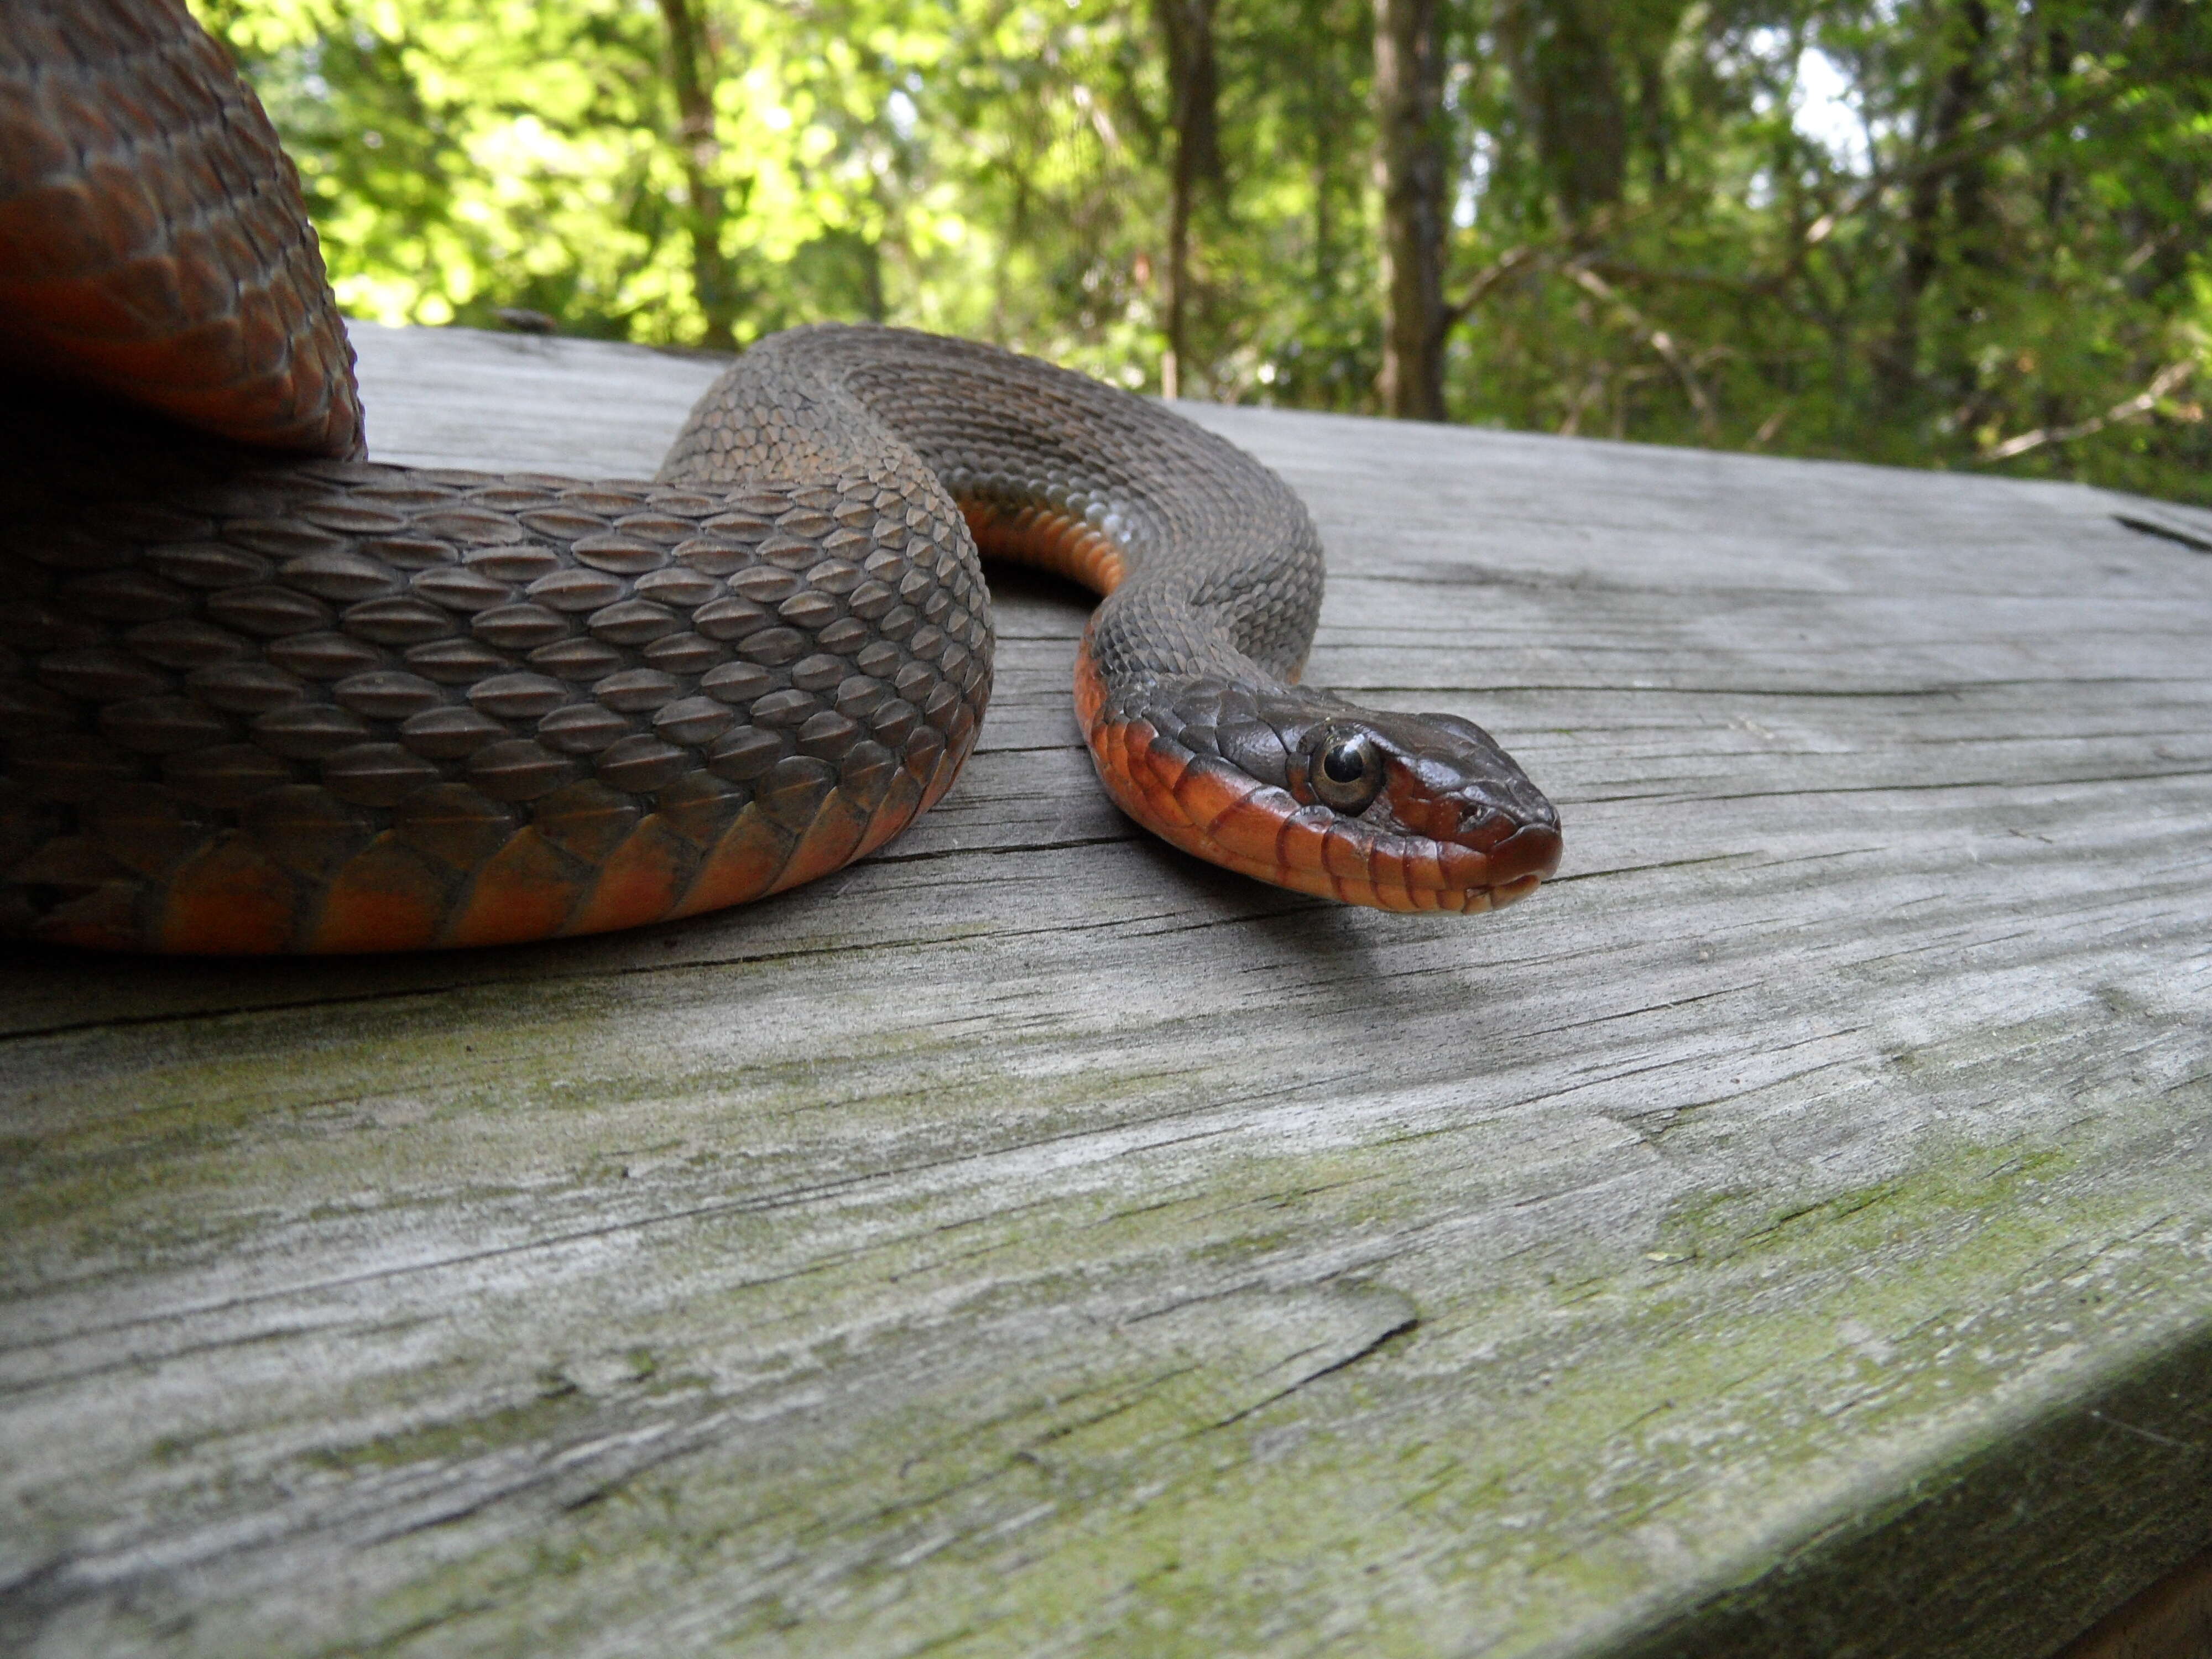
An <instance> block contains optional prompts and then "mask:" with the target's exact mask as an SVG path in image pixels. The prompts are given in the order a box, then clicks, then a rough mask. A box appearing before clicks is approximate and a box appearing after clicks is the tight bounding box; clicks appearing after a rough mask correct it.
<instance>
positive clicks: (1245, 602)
mask: <svg viewBox="0 0 2212 1659" xmlns="http://www.w3.org/2000/svg"><path fill="white" fill-rule="evenodd" d="M0 21H4V25H5V27H4V28H0V935H5V936H9V937H15V938H20V939H35V940H43V941H48V942H52V943H58V944H64V945H79V946H90V947H96V948H104V949H114V950H126V951H181V952H197V953H260V952H278V951H394V950H412V949H419V948H423V947H428V946H441V945H484V944H492V943H498V942H505V941H514V940H520V939H540V938H547V937H552V936H556V935H562V934H572V933H592V932H596V931H599V930H602V929H606V928H613V927H630V926H635V925H638V924H641V923H646V922H653V921H662V920H665V919H667V918H671V917H678V916H684V915H692V914H695V913H696V912H699V911H702V910H708V909H713V908H717V907H720V906H723V905H728V904H735V903H738V902H743V901H744V900H747V899H751V898H755V897H757V896H761V895H763V894H765V893H770V892H774V891H776V890H781V889H784V888H787V887H791V886H793V885H795V884H799V883H800V882H804V881H807V880H810V879H812V878H815V877H817V876H820V875H823V874H824V873H826V872H829V871H831V870H834V869H836V868H837V867H839V866H842V865H844V864H846V863H848V861H850V860H853V859H855V858H858V857H860V856H861V855H863V854H866V853H868V852H869V851H871V850H872V849H873V848H877V847H879V846H881V845H882V844H883V843H884V842H885V841H887V840H889V839H890V837H891V836H895V835H896V834H897V833H898V831H899V830H900V829H902V828H903V827H904V826H905V825H906V824H907V823H909V822H911V821H912V820H913V818H914V817H915V816H916V815H917V814H918V813H920V812H921V811H925V810H927V807H928V806H929V805H931V803H933V801H935V800H936V799H938V798H939V796H940V795H942V794H943V793H944V792H945V789H946V788H947V787H950V786H951V782H952V781H953V779H954V777H955V776H956V775H957V773H958V771H959V769H960V766H961V763H962V762H963V761H964V760H965V759H966V757H967V756H968V754H969V750H971V749H972V748H973V747H974V745H975V738H976V733H977V730H978V727H979V726H980V724H981V720H982V717H983V711H984V707H985V704H986V702H987V699H988V697H989V694H990V685H991V661H992V647H993V635H992V630H991V621H990V614H989V610H988V598H987V591H986V588H985V586H984V581H983V575H982V569H981V563H980V562H979V550H980V551H981V553H984V554H989V555H993V556H1003V557H1007V558H1011V559H1014V560H1018V561H1020V562H1026V563H1030V564H1033V565H1038V566H1042V567H1044V568H1048V569H1052V570H1054V571H1057V572H1059V573H1060V574H1065V575H1067V576H1070V577H1073V578H1074V579H1075V580H1079V581H1081V582H1083V583H1085V584H1086V585H1087V586H1090V587H1091V588H1092V589H1093V590H1095V591H1096V592H1098V593H1100V594H1102V595H1103V596H1105V597H1104V599H1103V603H1102V604H1101V605H1099V606H1098V607H1097V611H1095V613H1094V614H1093V617H1092V619H1091V625H1090V628H1089V629H1088V632H1087V634H1086V635H1085V641H1084V645H1083V648H1082V651H1081V653H1080V655H1079V661H1078V665H1077V671H1076V707H1077V713H1078V714H1079V719H1080V720H1081V723H1082V726H1083V728H1084V733H1085V738H1086V740H1087V742H1088V743H1089V745H1090V748H1091V754H1092V756H1093V758H1094V759H1095V761H1096V763H1097V768H1098V772H1099V775H1100V777H1101V778H1102V779H1103V781H1104V782H1105V784H1106V787H1107V788H1108V790H1109V793H1111V794H1112V795H1113V797H1114V799H1115V801H1117V802H1118V803H1119V804H1120V805H1121V807H1122V808H1123V809H1124V810H1125V811H1127V812H1128V813H1130V814H1131V816H1133V817H1135V818H1137V819H1138V820H1139V822H1141V823H1145V824H1146V826H1147V827H1149V828H1151V829H1153V830H1154V831H1155V832H1157V833H1158V834H1159V835H1161V836H1164V837H1165V838H1166V839H1167V840H1168V841H1170V842H1173V843H1174V844H1175V845H1176V846H1178V847H1181V848H1185V849H1186V850H1188V851H1189V852H1192V853H1194V854H1198V855H1200V857H1203V858H1206V859H1210V860H1213V861H1214V862H1216V863H1218V864H1222V865H1225V866H1228V867H1229V868H1231V869H1232V870H1237V871H1240V872H1243V873H1246V874H1248V875H1251V876H1255V877H1257V878H1261V879H1262V880H1267V881H1273V882H1276V883H1279V884H1282V885H1285V886H1288V887H1292V888H1296V889H1299V890H1303V891H1306V892H1310V893H1316V894H1321V895H1325V896H1331V897H1334V898H1339V899H1344V900H1347V901H1352V902H1359V903H1365V904H1372V905H1377V906H1381V907H1383V908H1391V909H1400V910H1428V909H1443V910H1454V911H1474V910H1481V909H1486V908H1493V907H1495V906H1496V905H1498V904H1502V903H1504V902H1508V901H1510V900H1511V899H1514V898H1517V897H1520V896H1522V895H1524V894H1525V893H1527V892H1528V891H1529V890H1533V889H1534V887H1535V886H1536V884H1538V883H1539V882H1540V881H1541V879H1542V878H1544V877H1545V876H1547V875H1548V874H1550V873H1551V872H1552V871H1553V869H1554V868H1555V867H1556V866H1557V865H1558V861H1559V847H1560V842H1559V829H1558V817H1557V814H1556V813H1555V812H1554V811H1553V808H1552V807H1551V805H1550V804H1549V803H1548V802H1547V801H1546V800H1545V799H1544V798H1543V796H1542V795H1541V793H1538V792H1537V790H1536V789H1535V788H1534V786H1533V785H1531V784H1530V783H1529V781H1528V779H1527V778H1526V777H1525V776H1524V775H1522V772H1521V770H1520V769H1519V768H1518V767H1517V766H1516V765H1515V764H1514V763H1513V762H1512V761H1511V760H1510V759H1509V758H1508V757H1506V756H1505V755H1504V753H1503V752H1502V751H1501V750H1499V749H1498V746H1497V745H1496V744H1494V743H1493V742H1492V740H1491V739H1490V738H1489V737H1488V736H1486V734H1485V733H1484V732H1481V731H1480V728H1478V727H1476V726H1473V725H1471V724H1469V723H1468V722H1467V721H1465V720H1459V719H1457V718H1455V717H1453V716H1449V715H1407V714H1385V713H1381V712H1377V711H1374V710H1369V709H1364V708H1358V707H1356V706H1355V705H1352V704H1351V703H1348V702H1344V701H1342V700H1341V699H1338V698H1335V697H1333V696H1328V694H1326V693H1322V692H1319V691H1316V690H1309V689H1304V688H1301V687H1299V686H1297V685H1296V684H1294V683H1293V682H1294V681H1295V679H1296V678H1297V672H1298V670H1299V668H1300V666H1301V665H1302V664H1303V662H1304V657H1305V654H1306V650H1307V647H1308V646H1309V644H1310V641H1311V639H1312V635H1313V629H1314V623H1315V619H1316V614H1317V612H1318V610H1319V607H1320V602H1321V591H1322V563H1321V549H1320V545H1319V543H1318V540H1317V538H1316V535H1315V532H1314V530H1313V526H1312V525H1311V523H1310V520H1309V519H1308V517H1307V515H1306V513H1305V510H1304V507H1302V506H1301V505H1300V503H1299V502H1298V501H1297V497H1296V496H1295V495H1292V494H1291V492H1290V490H1289V489H1287V488H1286V487H1285V485H1284V484H1283V483H1281V481H1280V480H1279V479H1278V478H1276V477H1274V475H1273V474H1272V473H1271V472H1269V471H1267V469H1265V468H1264V467H1262V466H1261V465H1259V464H1258V463H1257V462H1255V461H1254V460H1253V459H1251V458H1250V457H1249V456H1247V455H1245V454H1244V453H1243V452H1241V451H1239V450H1237V449H1236V448H1235V447H1232V446H1231V445H1230V444H1228V443H1226V442H1225V441H1222V440H1220V439H1218V438H1216V437H1214V436H1212V435H1210V434H1208V433H1206V432H1205V431H1203V430H1201V429H1200V428H1197V427H1194V426H1193V425H1191V424H1190V423H1189V422H1186V421H1184V420H1182V419H1181V418H1180V417H1178V416H1175V415H1173V414H1172V413H1170V412H1168V411H1166V410H1162V409H1160V408H1158V407H1157V406H1155V405H1152V404H1147V403H1146V402H1144V401H1142V400H1140V399H1139V398H1133V397H1130V396H1127V395H1126V394H1124V393H1122V392H1116V391H1114V390H1112V389H1110V388H1108V387H1105V386H1100V385H1098V384H1097V383H1095V382H1093V381H1091V380H1085V379H1084V378H1083V377H1081V376H1079V375H1076V374H1068V373H1066V372H1064V371H1062V370H1060V369H1056V368H1051V367H1049V366H1048V365H1046V364H1043V363H1040V362H1035V361H1033V360H1030V359H1027V358H1023V357H1018V356H1012V355H1010V354H1007V353H1006V352H1002V351H999V350H995V349H991V348H988V347H984V346H980V345H974V344H969V343H963V342H959V341H954V340H947V339H942V338H938V337H933V336H928V335H922V334H915V333H910V332H906V331H898V330H892V329H885V328H878V327H855V328H847V327H817V328H809V329H802V330H798V331H793V332H791V333H788V334H783V335H779V336H776V337H772V338H770V339H768V340H766V341H764V342H763V343H760V344H759V345H757V346H756V347H755V348H753V349H751V350H750V351H748V352H746V353H745V354H744V355H743V356H741V357H739V358H738V360H737V362H736V363H735V364H734V366H733V367H732V368H731V369H730V370H729V372H728V373H727V374H726V375H725V376H724V377H723V378H722V379H721V380H720V381H719V382H718V383H717V384H716V385H715V386H714V387H713V388H712V389H711V390H710V391H709V392H708V393H707V395H706V396H705V397H704V398H702V399H701V401H700V403H699V404H698V406H697V408H696V410H694V411H693V413H692V415H691V417H690V422H689V423H688V424H687V425H686V426H685V428H684V431H683V433H682V435H680V436H679V437H678V440H677V441H676V443H675V446H674V447H673V448H672V450H671V453H670V454H669V456H668V459H667V461H666V463H665V465H663V467H662V469H661V471H660V476H659V478H658V479H656V480H653V481H652V482H643V481H639V482H629V483H581V482H578V481H576V480H574V479H571V478H565V477H547V476H538V475H528V474H502V475H489V474H479V473H471V472H460V471H438V470H422V469H408V468H400V467H392V466H383V465H374V464H372V463H370V462H368V461H367V460H365V459H362V456H363V454H364V453H365V452H364V447H363V440H362V416H361V410H360V407H359V404H358V401H357V398H356V392H355V388H354V383H353V376H352V353H351V349H350V348H349V346H348V344H347V343H346V339H345V336H344V332H343V326H342V325H341V323H340V320H339V318H338V314H337V308H336V304H335V301H333V299H332V298H331V294H330V291H329V288H328V285H327V283H325V277H324V272H323V266H322V261H321V258H320V255H319V252H318V250H317V246H316V242H315V239H314V234H313V231H312V229H311V228H309V226H308V223H307V216H306V213H305V210H304V208H303V205H302V203H301V197H300V192H299V187H298V182H297V179H296V175H295V173H294V172H293V169H292V167H291V165H290V163H289V161H287V160H286V159H285V157H284V155H283V152H282V150H281V149H280V148H279V146H278V143H277V139H276V134H275V132H274V131H273V130H272V129H271V128H270V125H269V122H268V120H267V118H266V117H265V116H264V114H263V112H262V110H261V107H260V106H259V104H258V102H257V101H256V100H255V99H254V97H253V95H252V93H251V92H250V91H248V90H247V89H246V87H245V86H244V85H243V84H242V83H241V82H240V81H239V79H238V77H237V76H236V74H235V72H234V70H233V68H232V66H231V65H230V64H229V62H228V59H227V58H226V57H225V55H224V53H223V52H222V50H221V49H220V48H219V47H218V46H216V45H215V44H214V43H213V42H212V41H211V40H209V38H208V37H207V36H206V35H205V34H204V33H202V32H201V31H200V29H199V28H198V27H197V25H196V24H194V23H193V22H192V21H191V18H190V17H189V15H187V14H186V13H185V9H184V8H183V6H182V5H181V4H180V3H179V0H0Z"/></svg>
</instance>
